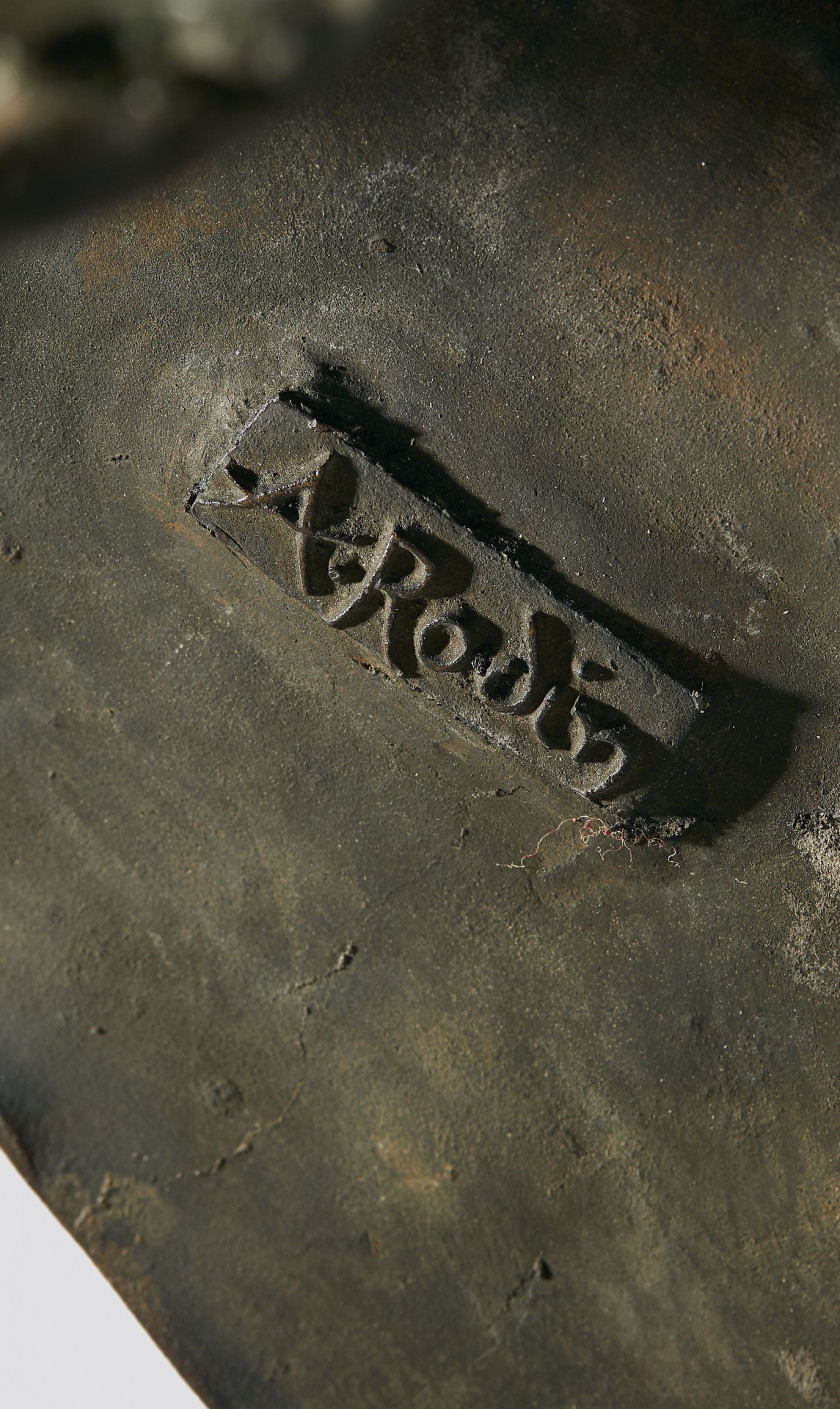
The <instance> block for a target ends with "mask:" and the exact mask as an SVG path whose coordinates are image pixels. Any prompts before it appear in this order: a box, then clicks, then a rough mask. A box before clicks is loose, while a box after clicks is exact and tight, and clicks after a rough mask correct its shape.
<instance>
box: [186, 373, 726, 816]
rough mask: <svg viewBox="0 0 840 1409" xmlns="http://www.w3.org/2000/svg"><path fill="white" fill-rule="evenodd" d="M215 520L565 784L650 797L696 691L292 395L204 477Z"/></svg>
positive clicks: (387, 656) (243, 552) (349, 629)
mask: <svg viewBox="0 0 840 1409" xmlns="http://www.w3.org/2000/svg"><path fill="white" fill-rule="evenodd" d="M189 507H190V512H191V513H192V514H193V515H194V516H195V518H196V519H197V520H198V522H199V523H200V524H202V525H203V526H204V527H205V528H206V529H208V530H210V532H211V533H213V534H214V535H215V536H216V537H218V538H219V539H220V540H221V541H222V542H223V543H225V544H227V545H228V546H229V547H230V548H232V549H233V550H234V551H235V552H236V553H237V554H238V555H239V556H240V557H241V558H243V559H244V560H245V561H246V562H248V563H250V564H253V565H254V566H255V567H258V568H259V569H260V570H261V571H262V572H264V573H265V574H266V575H267V576H268V577H269V578H271V580H272V581H273V582H276V583H277V584H278V585H279V586H280V587H281V588H282V589H283V590H284V591H285V592H286V593H288V594H289V595H290V596H292V597H295V598H297V599H298V600H299V601H302V602H305V603H306V604H307V605H308V606H309V607H311V608H312V609H313V611H314V612H315V613H316V614H317V615H318V616H319V617H320V618H321V620H322V621H323V622H324V623H325V625H327V626H331V627H333V628H335V629H336V630H339V631H343V632H346V633H347V634H348V635H350V636H352V637H354V638H355V639H356V640H358V641H359V642H360V643H361V644H363V645H364V646H365V647H366V648H367V649H368V650H369V651H372V652H375V653H376V654H377V655H378V656H379V657H380V658H381V660H382V661H383V664H384V665H385V667H386V668H387V670H388V671H389V673H390V674H391V675H392V676H393V677H396V678H398V679H402V680H403V681H405V682H406V684H407V685H408V686H410V687H412V688H413V689H415V690H418V691H420V692H421V693H422V694H423V695H425V696H426V697H427V698H429V699H430V700H432V701H434V702H435V703H436V704H438V705H441V706H443V707H444V708H446V709H448V710H449V711H450V712H451V713H452V714H453V715H455V716H456V718H458V719H459V720H461V721H463V722H464V723H466V724H468V725H469V726H470V727H471V728H472V729H474V730H476V731H477V732H478V733H479V734H481V735H482V736H483V737H484V738H485V739H487V740H489V741H490V742H492V743H493V744H495V745H497V746H498V747H500V748H504V749H507V750H509V751H511V752H512V753H514V754H517V755H518V756H519V757H520V758H522V760H523V761H524V762H525V763H527V764H529V765H530V766H531V767H532V768H534V769H535V770H536V771H537V772H538V773H540V774H541V775H542V776H543V777H544V778H546V779H547V780H548V781H550V782H555V783H562V784H563V785H564V786H566V787H568V788H572V789H573V790H574V791H575V792H578V793H580V794H582V795H583V796H584V797H587V798H591V799H593V800H594V799H608V798H613V797H616V798H617V797H621V798H622V801H623V802H627V803H630V802H633V801H634V800H637V799H639V798H640V797H641V795H642V794H643V793H644V792H645V791H646V790H647V789H648V788H649V787H650V785H651V783H652V782H653V781H654V779H655V778H656V777H657V776H658V775H659V774H660V773H661V771H662V770H663V768H665V767H666V766H667V765H668V764H669V763H670V761H671V760H672V758H673V756H674V755H675V753H676V751H677V750H678V749H679V747H680V744H681V743H682V742H683V740H684V739H685V736H686V735H687V733H688V732H689V730H690V729H691V727H692V725H693V723H694V722H695V720H696V718H697V714H698V709H699V707H700V702H699V700H698V698H697V696H696V694H694V693H692V692H691V691H690V690H688V689H687V688H685V686H683V685H681V684H679V683H678V682H677V681H675V680H673V679H672V678H671V677H670V676H668V675H666V674H665V673H664V672H663V671H662V670H660V669H659V668H658V666H656V665H655V664H654V663H653V662H652V661H650V660H648V659H646V658H645V657H644V656H643V655H641V654H640V653H639V652H638V651H636V650H634V649H633V648H631V647H630V646H628V645H627V644H625V643H624V642H623V641H621V640H620V639H619V638H618V637H617V636H615V635H614V634H613V633H612V632H611V631H608V630H607V629H606V628H605V627H603V626H601V625H600V624H599V623H598V622H596V621H593V620H591V619H590V618H589V617H588V616H586V615H585V614H583V613H582V612H581V611H579V610H578V609H576V608H575V607H572V606H571V605H569V603H567V602H565V601H564V600H563V599H562V597H560V596H558V595H556V594H555V593H553V592H551V591H550V590H549V589H548V588H547V587H546V586H544V585H543V584H542V583H540V582H538V581H537V580H536V579H535V578H533V577H531V576H530V575H528V574H527V573H525V572H523V571H521V570H520V569H519V568H518V567H517V566H515V565H514V564H513V563H512V562H511V561H510V558H509V557H508V556H506V555H505V553H504V552H501V551H499V550H497V549H495V548H493V547H492V546H491V545H490V544H488V543H485V542H484V541H482V540H481V539H479V538H477V537H476V536H475V534H473V533H472V532H471V531H470V529H468V528H467V527H465V526H464V525H462V524H459V523H458V522H457V521H456V520H454V519H453V518H450V517H449V515H448V514H447V513H446V512H445V511H444V510H443V509H441V508H440V507H438V505H437V504H433V503H430V502H429V501H428V500H427V499H425V498H423V497H422V496H421V495H420V494H418V493H415V492H412V490H411V489H409V488H406V486H405V484H404V483H401V482H400V481H398V480H397V479H396V478H394V476H393V475H391V474H390V473H389V472H388V470H387V469H386V468H384V467H383V466H382V465H380V464H377V463H376V462H375V461H374V460H372V459H371V458H369V456H367V455H366V454H365V453H364V452H363V451H362V450H361V449H360V448H359V447H358V446H357V445H356V444H354V442H353V439H352V436H349V435H347V434H345V433H344V432H342V431H339V430H336V429H335V428H334V427H332V426H329V425H327V424H324V423H323V422H321V421H319V420H317V419H316V417H315V416H314V415H311V414H308V413H307V411H306V408H301V407H300V406H299V405H293V404H290V403H289V402H287V401H286V400H284V399H282V398H280V397H278V398H276V399H274V400H273V401H271V402H269V403H268V405H267V406H265V407H264V408H263V409H262V410H261V411H260V412H259V413H258V415H257V416H255V417H254V419H253V420H252V421H251V422H250V423H249V424H248V425H247V426H246V427H245V429H244V430H243V431H242V432H241V433H240V435H239V436H238V438H237V440H236V442H235V443H234V445H233V446H232V447H231V450H230V451H229V452H228V453H227V454H226V455H225V456H224V457H223V459H222V461H221V463H220V465H219V466H218V467H217V468H216V469H215V470H214V471H213V472H212V473H211V474H210V475H209V476H208V477H207V478H206V479H205V480H204V481H202V482H200V484H199V485H198V486H197V487H196V489H195V490H194V492H193V495H192V496H191V499H190V501H189Z"/></svg>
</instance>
